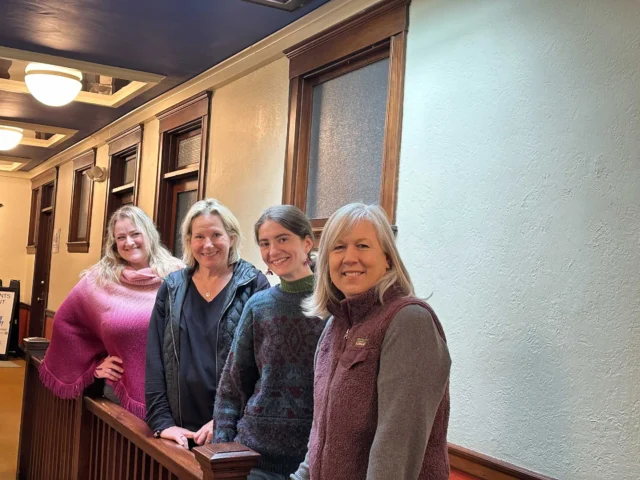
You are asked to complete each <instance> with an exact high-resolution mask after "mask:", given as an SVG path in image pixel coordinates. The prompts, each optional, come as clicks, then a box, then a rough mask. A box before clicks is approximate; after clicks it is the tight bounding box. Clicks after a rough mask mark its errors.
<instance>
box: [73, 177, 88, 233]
mask: <svg viewBox="0 0 640 480" xmlns="http://www.w3.org/2000/svg"><path fill="white" fill-rule="evenodd" d="M86 173H87V170H83V171H81V172H78V175H80V181H79V184H78V186H79V187H80V198H79V201H78V210H76V212H77V215H78V231H77V235H76V239H77V240H86V239H87V218H88V215H89V195H90V193H91V182H90V180H89V178H88V177H87V175H86Z"/></svg>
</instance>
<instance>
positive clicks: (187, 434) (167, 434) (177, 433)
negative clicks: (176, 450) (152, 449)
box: [160, 427, 195, 449]
mask: <svg viewBox="0 0 640 480" xmlns="http://www.w3.org/2000/svg"><path fill="white" fill-rule="evenodd" d="M194 435H195V433H193V432H192V431H191V430H187V429H186V428H182V427H169V428H165V429H164V430H162V432H160V438H166V439H167V440H173V441H174V442H176V443H177V444H178V445H180V446H181V447H183V448H186V449H188V448H189V440H188V439H189V438H193V437H194Z"/></svg>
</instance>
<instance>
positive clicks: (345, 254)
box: [329, 220, 389, 298]
mask: <svg viewBox="0 0 640 480" xmlns="http://www.w3.org/2000/svg"><path fill="white" fill-rule="evenodd" d="M388 269H389V261H388V259H387V256H386V255H385V253H384V252H383V251H382V246H381V245H380V241H379V240H378V235H377V233H376V229H375V227H374V226H373V224H372V223H371V222H370V221H368V220H361V221H359V222H358V223H356V225H355V227H354V228H352V229H351V230H349V231H347V232H345V234H344V235H342V236H341V237H340V238H338V240H337V241H336V243H335V245H334V246H333V248H331V250H330V253H329V276H330V277H331V281H332V282H333V284H334V285H335V286H336V288H337V289H338V290H340V291H341V292H342V293H343V295H344V296H345V297H346V298H351V297H355V296H356V295H360V294H362V293H364V292H366V291H367V290H370V289H371V288H373V287H374V286H375V285H376V284H377V283H378V282H379V281H380V279H381V278H382V277H383V276H384V274H385V273H386V272H387V270H388Z"/></svg>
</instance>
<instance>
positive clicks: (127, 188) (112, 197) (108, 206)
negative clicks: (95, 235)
mask: <svg viewBox="0 0 640 480" xmlns="http://www.w3.org/2000/svg"><path fill="white" fill-rule="evenodd" d="M143 128H144V125H143V124H140V125H136V126H134V127H132V128H130V129H128V130H125V131H124V132H121V133H120V134H118V135H116V136H115V137H111V138H110V139H108V140H107V145H109V167H108V172H109V173H108V176H107V193H106V195H107V198H106V202H105V210H104V225H103V232H104V234H105V235H104V236H103V239H102V246H103V247H104V242H105V240H106V232H107V227H108V226H109V218H111V215H112V214H113V212H115V211H116V210H117V207H116V202H117V199H119V198H122V197H124V196H126V195H127V194H131V195H132V197H133V205H138V191H139V188H140V163H141V162H140V159H141V158H142V134H143ZM134 151H135V153H136V160H135V162H136V174H135V176H134V179H133V183H132V184H131V185H130V184H127V185H118V186H116V187H112V185H114V184H115V183H116V178H117V177H119V176H121V174H123V173H124V172H122V169H121V166H120V165H116V161H114V158H118V159H119V158H120V157H124V156H127V155H129V154H131V153H133V152H134ZM116 189H117V190H116Z"/></svg>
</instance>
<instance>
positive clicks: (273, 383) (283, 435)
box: [213, 205, 324, 480]
mask: <svg viewBox="0 0 640 480" xmlns="http://www.w3.org/2000/svg"><path fill="white" fill-rule="evenodd" d="M255 236H256V241H257V242H258V245H259V246H260V252H261V254H262V259H263V260H264V262H265V263H266V264H267V267H268V268H269V271H272V272H273V273H275V274H276V275H278V276H279V277H280V281H281V283H280V285H278V286H275V287H271V288H270V289H268V290H265V291H262V292H259V293H257V294H255V295H254V296H253V297H251V299H250V300H249V301H248V302H247V304H246V306H245V308H244V311H243V313H242V318H241V319H240V323H239V325H238V329H237V331H236V335H235V338H234V341H233V344H232V346H231V351H230V352H229V357H228V359H227V363H226V365H225V367H224V371H223V373H222V377H221V379H220V384H219V386H218V394H217V397H216V403H215V409H214V420H215V434H214V439H213V441H214V442H233V441H235V442H239V443H242V444H243V445H246V446H248V447H249V448H252V449H253V450H255V451H256V452H258V453H260V455H261V459H260V462H259V464H258V468H257V469H253V470H252V471H251V475H250V476H249V480H258V479H265V480H266V479H278V480H280V479H286V478H288V476H289V474H290V473H293V472H294V471H295V470H296V468H297V466H298V464H299V463H300V462H301V461H302V460H303V458H304V454H305V452H306V448H307V441H308V439H309V432H310V430H311V421H312V418H313V356H314V352H315V349H316V345H317V343H318V339H319V337H320V334H321V333H322V330H323V328H324V321H323V320H321V319H319V318H307V317H305V315H304V314H303V312H302V307H301V303H302V300H304V299H305V298H306V297H308V296H309V295H311V293H312V292H313V284H314V281H313V273H312V271H311V268H310V267H311V266H310V263H311V262H310V260H309V252H310V251H311V248H312V247H313V232H312V230H311V225H310V223H309V220H308V219H307V217H306V216H305V215H304V213H302V212H301V211H300V210H299V209H298V208H296V207H293V206H291V205H281V206H277V207H271V208H269V209H267V210H266V211H265V212H264V213H263V214H262V216H261V217H260V219H259V220H258V222H257V223H256V224H255ZM269 271H267V273H269Z"/></svg>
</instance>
